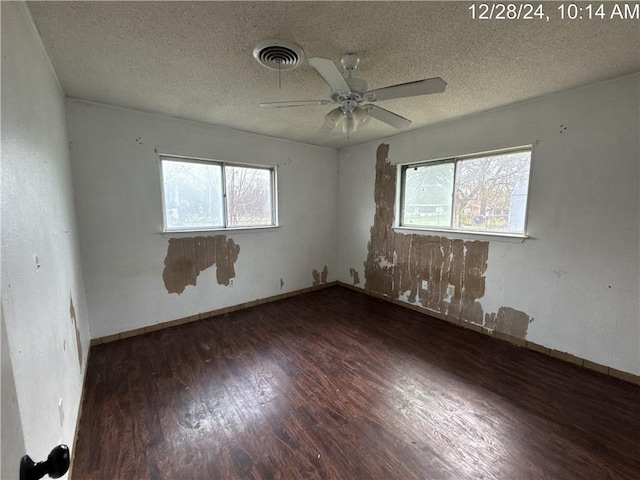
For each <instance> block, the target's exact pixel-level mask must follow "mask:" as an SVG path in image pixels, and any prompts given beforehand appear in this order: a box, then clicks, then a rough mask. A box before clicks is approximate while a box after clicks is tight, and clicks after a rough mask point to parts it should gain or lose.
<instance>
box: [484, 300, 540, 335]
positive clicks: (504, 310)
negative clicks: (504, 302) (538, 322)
mask: <svg viewBox="0 0 640 480" xmlns="http://www.w3.org/2000/svg"><path fill="white" fill-rule="evenodd" d="M532 321H533V319H532V318H529V315H527V314H526V313H524V312H521V311H520V310H515V309H513V308H510V307H500V308H499V309H498V313H497V314H496V313H491V314H488V313H487V314H485V316H484V325H483V326H484V327H485V328H486V329H487V330H495V331H497V332H501V333H506V334H507V335H511V336H512V337H516V338H525V337H526V335H527V328H528V327H529V324H530V323H531V322H532Z"/></svg>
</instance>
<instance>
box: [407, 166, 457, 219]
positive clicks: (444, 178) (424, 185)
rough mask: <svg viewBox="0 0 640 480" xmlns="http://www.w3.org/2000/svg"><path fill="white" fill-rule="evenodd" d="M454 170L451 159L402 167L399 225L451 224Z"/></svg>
mask: <svg viewBox="0 0 640 480" xmlns="http://www.w3.org/2000/svg"><path fill="white" fill-rule="evenodd" d="M453 172H454V164H453V162H450V163H440V164H436V165H423V166H419V167H408V168H407V169H406V170H405V178H404V204H403V208H402V225H418V226H424V227H445V228H449V227H450V225H451V199H452V193H453Z"/></svg>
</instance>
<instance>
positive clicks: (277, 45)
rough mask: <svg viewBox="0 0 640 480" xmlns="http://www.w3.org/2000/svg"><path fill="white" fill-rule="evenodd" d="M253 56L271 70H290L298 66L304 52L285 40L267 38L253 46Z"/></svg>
mask: <svg viewBox="0 0 640 480" xmlns="http://www.w3.org/2000/svg"><path fill="white" fill-rule="evenodd" d="M253 58H254V59H255V60H256V62H258V63H259V64H260V65H262V66H263V67H266V68H269V69H271V70H292V69H294V68H296V67H299V66H300V64H301V63H302V61H303V60H304V52H303V51H302V49H301V48H300V47H299V46H298V45H296V44H294V43H291V42H287V41H286V40H277V39H269V40H263V41H262V42H259V43H258V44H257V45H256V46H255V47H254V48H253Z"/></svg>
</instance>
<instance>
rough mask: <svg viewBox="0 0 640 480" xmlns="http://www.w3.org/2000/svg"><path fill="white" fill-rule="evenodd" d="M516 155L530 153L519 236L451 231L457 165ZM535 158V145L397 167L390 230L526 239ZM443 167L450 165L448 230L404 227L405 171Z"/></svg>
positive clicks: (504, 233) (458, 229) (500, 232)
mask: <svg viewBox="0 0 640 480" xmlns="http://www.w3.org/2000/svg"><path fill="white" fill-rule="evenodd" d="M519 152H529V155H530V157H529V177H528V180H527V199H526V202H525V208H524V215H525V216H524V229H523V231H522V232H503V231H496V230H473V229H462V228H454V227H453V216H454V210H453V206H454V202H455V194H456V180H457V174H458V163H459V162H462V161H465V160H473V159H477V158H484V157H491V156H498V155H508V154H511V153H519ZM533 158H534V144H527V145H519V146H516V147H509V148H503V149H498V150H489V151H485V152H476V153H469V154H464V155H458V156H454V157H444V158H436V159H433V160H421V161H417V162H408V163H399V164H398V165H397V168H398V178H399V179H400V181H399V182H398V185H397V191H396V199H397V202H396V205H397V206H396V212H395V221H394V225H393V228H394V229H396V230H400V231H402V230H418V231H427V232H444V233H452V234H454V236H456V237H458V236H465V235H469V236H474V235H480V236H484V237H497V238H500V237H502V238H514V239H522V240H524V239H526V238H528V223H529V203H530V202H529V195H530V193H531V165H532V163H533ZM446 163H453V165H454V168H453V189H452V191H451V215H450V217H449V227H444V226H443V227H440V226H437V227H435V226H434V227H432V226H425V225H409V224H403V223H402V221H403V219H404V200H405V194H406V188H405V181H406V171H407V170H409V169H411V168H414V167H424V166H435V165H442V164H446Z"/></svg>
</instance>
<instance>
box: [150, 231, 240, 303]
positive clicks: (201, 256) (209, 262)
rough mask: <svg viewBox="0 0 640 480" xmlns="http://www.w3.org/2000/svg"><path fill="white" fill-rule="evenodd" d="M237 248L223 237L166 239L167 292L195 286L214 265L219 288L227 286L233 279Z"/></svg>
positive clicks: (165, 280)
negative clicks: (205, 271)
mask: <svg viewBox="0 0 640 480" xmlns="http://www.w3.org/2000/svg"><path fill="white" fill-rule="evenodd" d="M239 253H240V245H236V244H235V242H234V241H233V239H231V238H229V239H228V238H227V236H226V235H214V236H212V237H185V238H172V239H170V240H169V245H168V247H167V255H166V257H165V259H164V265H165V267H164V271H163V272H162V279H163V280H164V286H165V287H166V289H167V292H169V293H177V294H181V293H182V292H184V289H185V288H186V287H187V285H195V284H196V279H197V277H198V275H199V274H200V272H202V271H203V270H206V269H207V268H209V267H211V266H213V265H216V280H217V282H218V284H219V285H225V286H228V285H229V279H231V278H235V276H236V272H235V263H236V260H238V254H239Z"/></svg>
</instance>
